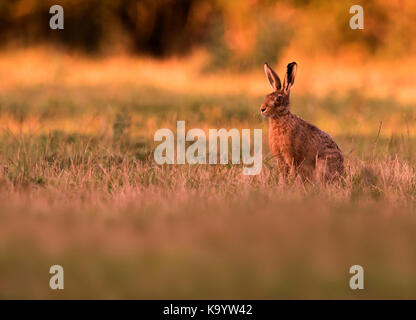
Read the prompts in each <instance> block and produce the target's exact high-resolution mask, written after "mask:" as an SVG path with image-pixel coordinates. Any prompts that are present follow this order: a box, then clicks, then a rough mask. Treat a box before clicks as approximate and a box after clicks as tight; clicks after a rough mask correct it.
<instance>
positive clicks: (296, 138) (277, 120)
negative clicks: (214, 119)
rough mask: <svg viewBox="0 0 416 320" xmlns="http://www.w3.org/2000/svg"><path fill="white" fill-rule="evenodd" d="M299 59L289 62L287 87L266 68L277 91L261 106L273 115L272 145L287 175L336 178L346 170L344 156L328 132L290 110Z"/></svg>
mask: <svg viewBox="0 0 416 320" xmlns="http://www.w3.org/2000/svg"><path fill="white" fill-rule="evenodd" d="M296 68H297V64H296V62H292V63H289V64H288V65H287V72H286V75H285V80H284V81H283V87H282V84H281V82H280V79H279V77H278V75H277V74H276V73H275V72H274V70H273V69H272V68H271V67H270V66H269V65H268V64H267V63H265V64H264V71H265V73H266V76H267V79H268V80H269V82H270V86H271V87H272V89H273V92H272V93H270V94H268V95H267V96H266V99H265V100H264V103H263V104H262V105H261V107H260V111H261V114H262V115H263V116H264V117H268V118H269V145H270V148H271V150H272V153H273V156H275V157H276V158H277V160H278V162H279V167H280V172H281V174H282V175H283V177H286V176H287V175H288V174H289V173H291V174H299V175H300V176H301V177H302V178H303V179H306V180H311V179H318V180H319V181H328V180H333V179H335V178H337V177H340V176H341V175H342V174H343V172H344V157H343V156H342V152H341V150H340V148H339V147H338V145H337V144H336V143H335V142H334V140H333V139H332V138H331V137H330V136H329V134H327V133H326V132H323V131H321V130H320V129H318V128H317V127H316V126H314V125H312V124H310V123H308V122H306V121H305V120H303V119H301V118H299V117H298V116H296V115H294V114H293V113H291V112H290V89H291V88H292V87H293V84H294V83H295V76H296Z"/></svg>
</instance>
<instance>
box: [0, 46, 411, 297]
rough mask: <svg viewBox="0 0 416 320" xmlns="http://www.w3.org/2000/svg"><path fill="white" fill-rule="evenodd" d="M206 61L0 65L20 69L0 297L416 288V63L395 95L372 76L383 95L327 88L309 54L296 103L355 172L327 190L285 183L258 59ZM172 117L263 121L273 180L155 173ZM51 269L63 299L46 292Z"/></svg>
mask: <svg viewBox="0 0 416 320" xmlns="http://www.w3.org/2000/svg"><path fill="white" fill-rule="evenodd" d="M200 61H202V58H201V57H200V56H199V55H198V54H197V55H196V57H190V58H188V60H186V61H180V60H175V59H173V60H168V61H159V62H157V61H152V60H146V59H130V58H120V59H111V58H108V59H101V60H99V61H91V60H89V59H86V58H80V57H73V56H68V55H64V54H56V53H55V54H54V55H52V56H49V55H48V52H46V53H45V52H44V51H41V52H40V53H39V52H38V51H34V52H32V51H30V52H23V53H21V54H19V53H17V54H16V53H13V54H10V53H7V52H6V53H3V54H2V55H1V56H0V65H1V66H2V68H1V70H5V69H4V67H5V66H7V65H14V66H20V67H16V68H13V70H10V68H9V70H8V72H7V73H6V72H1V73H0V78H1V79H2V80H1V85H0V129H1V132H0V190H1V191H0V200H1V201H0V298H191V299H197V298H253V299H261V298H266V299H273V298H416V280H415V279H416V268H415V265H416V241H415V240H416V232H415V231H416V216H415V214H416V206H415V205H416V165H415V153H414V151H415V148H416V140H415V137H416V126H415V124H416V123H415V110H416V108H415V102H414V101H416V99H413V98H414V97H413V96H412V95H411V94H409V92H410V91H409V88H410V87H411V85H410V84H409V83H408V82H406V84H405V85H400V84H401V82H400V80H399V78H400V77H401V76H403V74H404V73H405V72H406V71H405V70H402V71H401V72H402V73H400V70H399V71H398V72H397V73H396V74H395V75H394V77H393V78H392V82H390V83H389V84H388V86H391V88H394V89H395V90H387V89H391V88H390V87H388V88H387V89H386V88H384V87H382V86H383V85H386V84H385V83H384V82H383V81H382V80H383V77H381V76H380V77H374V78H373V80H371V81H373V83H370V85H369V86H371V87H374V88H377V89H378V90H379V91H377V90H375V91H374V90H365V88H363V86H362V85H361V84H360V82H358V85H345V86H344V87H341V90H333V88H334V87H337V86H336V85H334V86H331V82H332V81H333V79H325V80H322V81H323V83H322V82H321V83H319V84H316V83H315V82H314V83H312V82H309V80H311V79H313V77H312V76H311V74H310V73H308V72H307V71H308V70H311V68H313V63H309V64H308V63H306V62H303V64H302V61H298V62H299V64H300V66H301V68H300V69H299V72H298V79H297V81H299V83H298V82H297V84H296V86H295V88H294V89H293V93H292V111H293V112H295V113H296V114H298V115H300V116H302V117H303V118H305V119H306V120H308V121H311V122H313V123H315V124H316V125H318V126H319V127H320V128H322V129H324V130H325V131H327V132H329V133H330V134H331V135H332V136H333V137H334V138H335V140H336V141H337V142H338V144H339V145H340V147H341V148H342V150H343V152H344V154H345V158H346V175H345V177H344V179H342V180H341V181H338V182H336V183H334V184H332V185H327V186H322V185H314V184H310V183H309V184H304V183H302V182H300V181H299V180H290V181H282V180H281V179H279V172H278V170H277V168H276V167H277V166H276V164H275V163H274V162H273V161H272V160H270V154H269V150H268V147H267V122H266V121H265V120H264V119H262V118H261V116H260V115H259V112H258V110H259V105H260V103H261V101H262V99H263V97H264V95H265V94H267V93H268V91H269V88H268V85H267V83H266V80H265V79H264V75H263V74H262V73H261V71H262V70H261V68H260V71H259V72H258V73H250V74H242V75H233V74H228V73H222V74H221V73H216V74H204V73H201V72H199V71H198V70H200V63H201V62H200ZM282 65H284V64H283V63H282ZM302 65H303V66H304V70H305V71H302ZM372 67H374V68H375V66H371V65H368V66H366V69H367V70H371V68H372ZM328 68H332V66H331V65H329V67H328ZM354 68H355V69H354V70H355V71H356V74H353V75H354V76H352V77H348V74H346V77H345V82H346V83H347V84H348V83H350V84H351V83H352V84H354V83H356V82H354V81H353V80H352V79H356V78H354V77H358V78H359V76H360V73H359V72H361V71H360V69H359V68H358V67H357V66H355V67H354ZM279 70H281V68H280V69H279ZM376 70H377V72H379V73H380V74H383V72H385V73H387V72H388V70H389V68H386V70H385V71H383V69H380V68H376ZM303 72H304V73H303ZM322 72H323V73H324V71H322ZM155 75H156V76H155ZM157 75H160V76H157ZM367 76H368V75H367ZM302 79H303V80H302ZM374 79H375V80H374ZM377 79H380V80H377ZM395 79H396V82H395ZM402 79H403V77H402ZM407 80H409V79H407ZM339 81H341V80H339ZM377 81H379V82H377ZM317 85H318V86H319V87H316V86H317ZM378 85H380V86H378ZM308 88H312V89H313V90H308ZM380 88H381V89H383V90H381V91H380ZM176 120H186V125H187V128H188V129H189V128H194V127H197V128H202V129H204V130H207V129H208V128H218V129H219V128H222V127H224V128H227V129H230V128H251V129H254V128H262V129H263V143H264V148H263V149H264V151H263V156H264V159H265V160H264V164H263V170H262V172H261V174H260V175H258V176H252V177H250V176H244V175H243V174H242V168H241V167H240V166H222V165H217V166H215V165H207V166H202V165H199V166H188V165H182V166H181V165H166V166H159V165H157V164H156V163H155V162H154V161H153V155H152V151H153V150H154V147H155V145H154V142H153V134H154V132H155V131H156V130H157V129H159V128H164V127H168V128H172V129H174V128H175V126H176ZM54 264H60V265H62V266H63V267H64V270H65V290H63V291H52V290H50V289H49V277H50V275H49V273H48V272H49V268H50V266H51V265H54ZM354 264H359V265H362V266H363V267H364V271H365V290H362V291H359V292H357V291H352V290H351V289H349V286H348V283H349V277H350V275H349V273H348V271H349V268H350V266H352V265H354Z"/></svg>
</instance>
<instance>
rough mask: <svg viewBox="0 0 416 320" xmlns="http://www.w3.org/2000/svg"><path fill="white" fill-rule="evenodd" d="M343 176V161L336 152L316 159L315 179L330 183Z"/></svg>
mask: <svg viewBox="0 0 416 320" xmlns="http://www.w3.org/2000/svg"><path fill="white" fill-rule="evenodd" d="M343 174H344V159H343V157H342V155H341V154H340V153H338V152H336V153H330V154H328V155H326V156H324V157H318V158H317V159H316V167H315V179H317V180H318V181H322V182H330V181H334V180H337V179H339V178H340V177H341V176H342V175H343Z"/></svg>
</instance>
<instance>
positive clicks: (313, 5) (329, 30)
mask: <svg viewBox="0 0 416 320" xmlns="http://www.w3.org/2000/svg"><path fill="white" fill-rule="evenodd" d="M56 3H57V2H56V1H55V0H45V1H37V0H16V1H8V0H1V1H0V16H1V17H2V19H1V21H0V43H1V46H3V47H5V46H16V45H17V46H30V45H39V44H42V43H45V44H53V45H58V46H61V47H63V48H65V49H70V50H73V51H80V52H83V53H88V54H99V53H114V52H115V53H119V52H121V51H122V52H128V53H131V54H140V55H143V54H144V55H151V56H155V57H167V56H172V55H183V54H186V53H189V52H190V51H192V50H193V49H194V48H196V47H201V46H202V47H205V48H208V49H209V51H210V53H211V54H212V60H211V63H210V67H224V66H229V67H236V68H240V69H247V68H251V67H253V66H254V65H258V64H259V63H263V62H264V61H266V60H267V61H275V60H276V59H277V58H278V57H279V56H280V54H281V53H282V50H284V49H285V48H286V47H287V46H289V45H295V46H296V47H297V49H298V50H303V51H304V52H308V53H309V54H319V53H321V52H325V53H326V54H337V53H338V52H339V51H340V50H341V51H342V50H343V49H344V48H345V47H346V46H347V47H348V46H350V47H353V48H356V49H357V50H362V51H363V52H366V53H369V54H371V55H382V56H383V57H390V58H395V59H396V58H397V57H398V56H400V55H406V54H409V52H413V53H414V52H415V47H414V43H413V42H412V41H411V39H412V36H413V35H414V34H415V33H416V23H415V21H416V5H415V4H414V2H413V1H410V0H397V1H394V0H391V1H382V0H366V1H363V2H362V3H361V5H362V6H363V8H364V12H365V28H364V30H362V31H360V32H357V31H355V30H351V29H350V28H349V27H348V26H349V19H350V17H351V16H352V15H351V14H349V8H350V6H351V5H353V4H357V2H356V1H349V0H346V1H336V2H334V1H333V2H329V1H324V0H286V1H277V0H276V1H274V0H249V1H236V0H231V1H227V0H213V1H209V0H160V1H153V0H125V1H121V0H89V1H82V0H61V1H59V4H60V5H62V6H63V8H64V10H65V29H64V30H62V31H59V32H57V31H55V30H51V29H50V28H49V18H50V17H51V15H50V14H49V7H50V6H52V5H53V4H56ZM404 11H405V12H406V15H403V12H404Z"/></svg>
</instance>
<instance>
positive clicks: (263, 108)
mask: <svg viewBox="0 0 416 320" xmlns="http://www.w3.org/2000/svg"><path fill="white" fill-rule="evenodd" d="M260 111H261V112H264V111H266V106H265V105H264V104H262V105H261V107H260Z"/></svg>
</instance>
